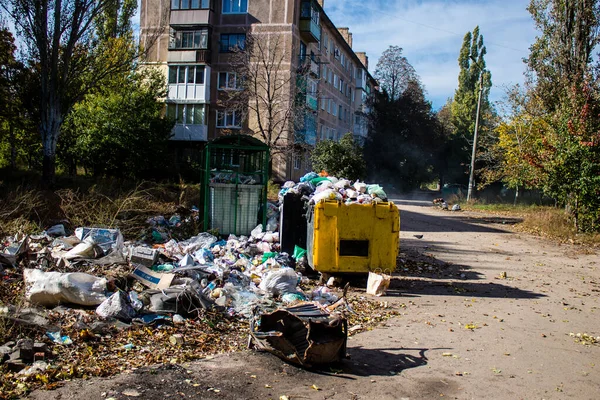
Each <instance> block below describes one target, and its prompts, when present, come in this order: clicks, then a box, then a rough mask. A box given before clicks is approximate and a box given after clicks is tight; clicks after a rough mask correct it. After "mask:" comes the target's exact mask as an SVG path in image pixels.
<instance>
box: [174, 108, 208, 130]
mask: <svg viewBox="0 0 600 400" xmlns="http://www.w3.org/2000/svg"><path fill="white" fill-rule="evenodd" d="M167 117H169V118H175V120H176V123H177V124H179V125H206V108H205V105H204V104H171V103H169V104H167Z"/></svg>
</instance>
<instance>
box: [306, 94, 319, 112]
mask: <svg viewBox="0 0 600 400" xmlns="http://www.w3.org/2000/svg"><path fill="white" fill-rule="evenodd" d="M306 105H308V108H310V109H311V110H317V108H319V103H318V101H317V97H316V96H314V95H312V94H310V93H307V94H306Z"/></svg>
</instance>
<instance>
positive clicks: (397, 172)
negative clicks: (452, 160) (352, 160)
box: [364, 81, 443, 190]
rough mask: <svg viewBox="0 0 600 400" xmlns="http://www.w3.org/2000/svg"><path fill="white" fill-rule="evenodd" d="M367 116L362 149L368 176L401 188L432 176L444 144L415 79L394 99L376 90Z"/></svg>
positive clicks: (413, 186)
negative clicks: (367, 129)
mask: <svg viewBox="0 0 600 400" xmlns="http://www.w3.org/2000/svg"><path fill="white" fill-rule="evenodd" d="M369 119H370V129H369V136H368V137H367V140H366V143H365V149H364V151H365V159H366V161H367V165H368V170H369V175H370V176H369V178H370V179H373V180H379V181H382V182H386V183H392V184H395V185H398V186H399V189H401V190H411V189H414V188H417V187H419V185H420V184H421V183H423V182H431V181H432V180H433V179H434V177H435V174H436V173H437V168H438V166H439V165H438V163H437V159H438V156H439V152H440V151H441V150H442V147H443V141H442V138H441V126H440V124H439V123H438V121H437V118H436V116H435V114H434V113H433V111H432V109H431V103H429V102H428V101H427V100H425V96H424V93H423V88H422V86H421V84H420V83H419V82H418V81H410V82H408V83H407V87H406V89H405V90H404V92H403V93H402V95H401V96H400V97H399V98H398V99H396V100H392V99H391V96H390V95H389V94H388V93H387V92H386V91H385V90H384V91H382V92H381V93H376V94H375V100H374V102H373V104H372V111H371V114H370V116H369Z"/></svg>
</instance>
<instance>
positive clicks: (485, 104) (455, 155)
mask: <svg viewBox="0 0 600 400" xmlns="http://www.w3.org/2000/svg"><path fill="white" fill-rule="evenodd" d="M486 53H487V50H486V48H485V46H484V44H483V36H482V35H480V33H479V27H478V26H477V27H475V29H474V30H473V32H467V33H466V34H465V37H464V39H463V44H462V47H461V49H460V53H459V57H458V65H459V67H460V72H459V75H458V88H457V89H456V91H455V93H454V98H453V99H452V102H451V103H450V109H449V111H450V121H451V124H452V127H453V132H452V135H450V136H449V138H448V139H449V144H448V152H449V153H450V154H451V155H452V158H451V159H450V161H451V162H450V163H449V165H448V167H449V168H450V169H453V170H457V171H458V170H461V171H462V174H459V175H462V176H464V177H466V175H467V174H468V171H469V165H470V160H471V149H472V143H473V135H474V132H475V120H476V115H477V101H478V97H479V91H480V89H481V90H483V91H482V93H481V108H480V114H479V136H480V138H481V139H483V140H482V143H484V142H486V139H490V138H489V137H486V136H489V135H490V133H491V132H492V127H491V126H490V125H492V124H491V122H492V121H493V119H494V112H493V110H492V109H491V106H490V103H489V100H488V97H489V91H490V88H491V86H492V79H491V74H490V72H489V71H488V70H487V69H486V65H485V55H486ZM487 141H488V142H490V141H493V140H492V139H490V140H487ZM479 153H480V154H483V153H485V152H479ZM453 175H456V173H455V174H453Z"/></svg>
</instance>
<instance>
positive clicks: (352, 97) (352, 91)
mask: <svg viewBox="0 0 600 400" xmlns="http://www.w3.org/2000/svg"><path fill="white" fill-rule="evenodd" d="M350 98H351V99H352V102H353V103H354V90H352V88H350Z"/></svg>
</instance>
